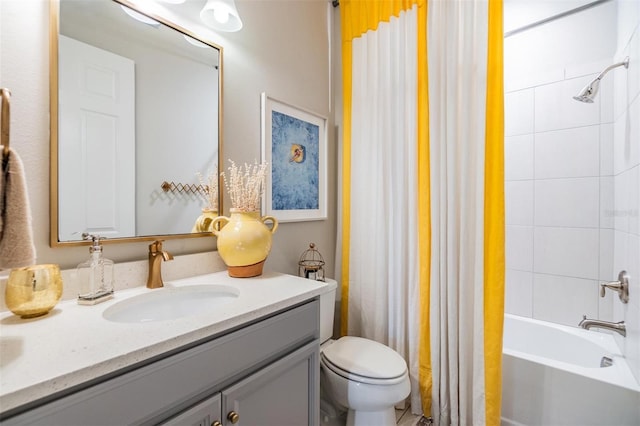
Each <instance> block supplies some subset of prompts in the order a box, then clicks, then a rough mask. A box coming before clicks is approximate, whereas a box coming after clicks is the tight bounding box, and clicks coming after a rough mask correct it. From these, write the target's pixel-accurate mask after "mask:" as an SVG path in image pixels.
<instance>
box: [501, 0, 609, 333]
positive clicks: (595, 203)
mask: <svg viewBox="0 0 640 426" xmlns="http://www.w3.org/2000/svg"><path fill="white" fill-rule="evenodd" d="M616 19H617V8H616V5H615V4H613V2H611V3H609V4H604V5H602V6H599V7H595V8H592V9H589V10H587V11H585V12H582V13H579V14H576V15H572V16H569V17H567V18H563V19H561V20H559V21H552V22H551V23H549V24H545V25H542V26H539V27H536V28H533V29H531V30H527V31H525V32H523V33H520V34H516V35H514V36H511V37H508V38H506V39H505V87H506V93H505V111H506V116H505V136H506V137H505V196H506V223H507V235H506V240H507V241H506V245H507V276H506V278H507V282H506V300H505V302H506V303H505V309H506V311H507V312H509V313H514V314H517V315H523V316H528V317H533V318H537V319H542V320H546V321H552V322H557V323H561V324H567V325H572V326H575V325H577V323H578V322H579V321H580V319H581V318H582V315H583V314H584V315H587V316H589V317H592V318H601V319H605V320H613V298H612V296H611V295H607V296H606V297H605V298H604V299H601V298H600V297H599V291H598V290H599V287H598V284H599V281H600V280H611V279H612V278H613V263H614V261H613V257H614V255H613V246H614V225H615V222H614V218H613V215H612V214H611V211H612V209H613V208H614V204H613V203H614V173H613V172H614V153H613V141H614V127H615V124H614V115H615V114H614V103H613V99H614V81H613V79H612V78H608V79H604V80H603V81H602V84H601V88H600V93H599V95H598V98H597V99H596V101H595V103H593V104H585V103H580V102H577V101H575V100H573V99H572V97H573V96H574V95H575V94H576V93H578V92H579V91H580V89H581V88H582V87H584V86H585V85H586V84H587V83H588V82H589V81H590V80H591V79H592V78H593V77H595V76H596V75H597V73H599V72H600V71H601V70H602V69H604V68H605V67H606V66H608V65H610V64H611V61H612V57H613V56H614V53H615V48H616V28H615V26H616ZM594 28H597V30H595V31H594V30H593V29H594ZM568 35H571V37H568ZM608 77H610V76H608Z"/></svg>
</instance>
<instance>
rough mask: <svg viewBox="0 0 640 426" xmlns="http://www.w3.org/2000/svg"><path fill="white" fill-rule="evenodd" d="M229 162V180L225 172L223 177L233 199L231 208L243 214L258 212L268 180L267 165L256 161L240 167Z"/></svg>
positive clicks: (231, 161)
mask: <svg viewBox="0 0 640 426" xmlns="http://www.w3.org/2000/svg"><path fill="white" fill-rule="evenodd" d="M229 162H230V163H231V166H230V167H229V179H228V180H227V175H226V174H225V172H222V173H221V175H222V178H223V179H224V185H225V187H226V188H227V192H228V193H229V198H231V207H232V208H234V209H237V210H239V211H242V212H251V211H258V210H259V209H260V201H261V199H262V192H263V191H264V187H265V183H266V178H267V163H261V164H258V162H257V161H256V162H254V163H253V164H247V163H245V164H244V166H240V167H238V166H237V165H236V163H235V162H234V161H233V160H229Z"/></svg>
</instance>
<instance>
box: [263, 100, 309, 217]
mask: <svg viewBox="0 0 640 426" xmlns="http://www.w3.org/2000/svg"><path fill="white" fill-rule="evenodd" d="M319 143H320V129H319V127H318V126H317V125H314V124H311V123H308V122H306V121H303V120H300V119H297V118H295V117H291V116H289V115H286V114H283V113H280V112H277V111H272V116H271V194H272V195H271V204H272V206H271V207H272V209H273V210H314V209H318V208H319V204H320V197H319V184H318V182H319V181H320V177H319V170H320V168H319V151H320V149H319Z"/></svg>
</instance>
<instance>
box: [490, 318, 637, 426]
mask: <svg viewBox="0 0 640 426" xmlns="http://www.w3.org/2000/svg"><path fill="white" fill-rule="evenodd" d="M503 346H504V347H503V355H502V425H503V426H512V425H513V426H515V425H545V426H551V425H554V426H555V425H581V426H582V425H606V426H622V425H634V426H638V425H640V386H639V385H638V384H637V383H636V381H635V379H634V377H633V375H632V373H631V370H630V369H629V366H628V365H627V363H626V361H625V359H624V358H623V356H622V354H621V352H620V350H619V349H618V347H617V345H616V343H615V340H614V339H613V336H611V335H609V334H605V333H600V332H596V331H587V330H582V329H579V328H576V327H567V326H562V325H557V324H553V323H549V322H544V321H538V320H532V319H529V318H524V317H519V316H515V315H509V314H505V324H504V345H503ZM603 356H606V357H609V358H611V359H612V360H613V365H611V366H609V367H600V361H601V359H602V357H603Z"/></svg>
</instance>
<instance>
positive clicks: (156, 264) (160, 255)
mask: <svg viewBox="0 0 640 426" xmlns="http://www.w3.org/2000/svg"><path fill="white" fill-rule="evenodd" d="M162 241H163V240H156V241H154V242H153V243H151V244H149V278H147V288H160V287H164V283H163V282H162V268H161V266H162V261H163V260H164V261H167V260H173V255H172V254H171V253H169V252H168V251H164V250H162Z"/></svg>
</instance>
